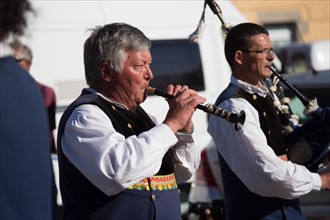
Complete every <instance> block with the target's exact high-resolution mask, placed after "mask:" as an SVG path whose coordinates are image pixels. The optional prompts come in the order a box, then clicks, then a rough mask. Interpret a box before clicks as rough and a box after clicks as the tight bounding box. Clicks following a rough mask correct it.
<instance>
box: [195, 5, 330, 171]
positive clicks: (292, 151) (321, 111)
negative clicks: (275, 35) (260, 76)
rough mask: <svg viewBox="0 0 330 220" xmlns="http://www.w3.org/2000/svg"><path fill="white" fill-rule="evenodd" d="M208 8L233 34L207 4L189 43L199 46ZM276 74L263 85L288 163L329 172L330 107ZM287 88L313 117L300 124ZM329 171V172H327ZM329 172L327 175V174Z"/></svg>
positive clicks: (218, 10)
mask: <svg viewBox="0 0 330 220" xmlns="http://www.w3.org/2000/svg"><path fill="white" fill-rule="evenodd" d="M206 5H208V6H209V8H210V9H211V10H212V12H213V13H214V14H215V15H216V16H217V17H218V18H219V19H220V21H221V24H222V26H221V29H222V30H223V31H224V33H225V34H227V33H228V31H229V30H230V26H229V24H228V23H226V22H225V21H224V19H223V16H222V11H221V8H220V7H219V5H218V4H217V3H216V1H215V0H205V2H204V9H203V13H202V16H201V18H200V21H199V24H198V27H197V29H196V30H195V32H193V33H192V34H191V35H190V37H189V40H190V41H191V42H193V43H198V41H199V37H200V36H201V32H202V31H203V28H204V23H205V8H206ZM269 69H270V70H271V72H272V73H273V74H272V76H271V78H267V79H265V80H263V81H262V83H263V84H264V85H266V86H267V87H268V89H269V91H270V95H271V97H272V99H273V104H274V107H275V108H276V109H277V111H278V112H279V117H280V118H281V121H282V124H283V135H284V138H285V144H286V145H287V156H288V159H289V160H290V161H292V162H294V163H297V164H301V165H304V166H305V167H307V168H308V169H309V170H310V171H312V172H319V173H320V172H322V171H321V170H328V169H329V168H330V163H329V161H330V153H329V152H330V107H326V108H321V107H319V106H318V104H317V99H316V98H314V99H312V100H309V99H307V98H306V97H305V96H304V95H302V94H301V93H300V92H299V91H298V90H297V89H296V88H294V86H292V85H291V84H290V83H289V82H288V81H287V80H286V79H285V78H284V77H283V75H281V74H279V73H278V71H277V70H276V68H275V67H274V66H269ZM282 84H284V85H285V86H286V87H287V88H288V89H289V90H291V91H292V92H293V93H294V95H295V96H297V98H298V99H299V100H300V101H301V102H302V104H303V105H304V106H305V110H304V113H305V114H306V115H309V116H310V119H308V120H307V121H306V122H305V123H303V124H299V118H298V117H297V116H296V115H294V114H293V113H292V110H291V108H290V105H289V104H290V99H289V98H288V97H286V96H285V94H284V89H283V87H282ZM325 167H326V168H325ZM327 172H328V171H327Z"/></svg>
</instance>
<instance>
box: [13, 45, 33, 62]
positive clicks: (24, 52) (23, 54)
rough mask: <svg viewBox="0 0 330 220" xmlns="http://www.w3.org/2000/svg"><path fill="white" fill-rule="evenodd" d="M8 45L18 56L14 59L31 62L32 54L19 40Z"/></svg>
mask: <svg viewBox="0 0 330 220" xmlns="http://www.w3.org/2000/svg"><path fill="white" fill-rule="evenodd" d="M9 45H10V47H11V48H12V49H13V50H14V51H15V52H16V53H17V55H18V56H17V57H16V59H18V60H26V61H32V59H33V54H32V51H31V49H30V48H29V47H28V46H26V45H25V44H22V43H21V42H20V41H19V40H14V41H13V42H11V43H10V44H9Z"/></svg>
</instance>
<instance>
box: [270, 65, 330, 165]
mask: <svg viewBox="0 0 330 220" xmlns="http://www.w3.org/2000/svg"><path fill="white" fill-rule="evenodd" d="M269 69H270V70H271V71H272V73H273V74H272V77H271V79H270V81H271V82H269V81H268V82H267V83H268V84H267V83H265V84H266V85H268V88H269V91H270V93H271V94H272V95H271V96H272V97H274V99H273V101H274V102H273V103H274V106H275V107H276V108H277V110H278V112H279V116H280V118H281V120H282V124H283V126H284V129H283V133H284V137H285V143H286V144H287V156H288V159H289V160H290V161H292V162H294V163H297V164H301V165H304V166H306V167H307V168H308V169H309V170H310V171H312V172H317V171H318V170H319V169H323V167H322V166H326V165H328V163H329V152H330V108H329V107H326V108H321V107H319V106H318V104H317V99H316V98H313V99H308V98H306V97H305V96H304V95H303V94H301V93H300V92H299V91H298V90H297V89H296V88H295V87H294V86H293V85H291V84H290V82H288V80H287V79H286V78H285V77H284V76H283V75H282V74H280V73H278V71H277V70H276V68H275V67H274V66H269ZM267 80H269V79H266V80H265V81H267ZM282 84H283V85H285V86H286V87H287V88H288V89H289V90H290V91H291V92H292V93H293V94H294V95H295V96H296V97H297V98H298V99H299V100H300V101H301V102H302V104H303V105H304V106H305V109H304V114H306V115H308V116H310V118H309V119H308V120H307V121H306V122H305V123H303V124H301V125H300V124H298V122H299V119H298V117H297V116H295V115H294V114H293V113H292V110H291V109H290V105H289V104H290V99H289V98H288V97H286V96H285V94H284V89H283V87H282ZM276 98H277V99H276Z"/></svg>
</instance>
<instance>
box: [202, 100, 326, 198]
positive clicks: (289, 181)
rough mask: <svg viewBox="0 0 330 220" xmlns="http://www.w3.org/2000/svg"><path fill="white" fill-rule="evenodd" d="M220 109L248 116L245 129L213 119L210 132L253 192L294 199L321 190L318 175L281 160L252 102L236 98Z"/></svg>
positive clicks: (236, 172) (226, 157) (227, 101)
mask: <svg viewBox="0 0 330 220" xmlns="http://www.w3.org/2000/svg"><path fill="white" fill-rule="evenodd" d="M229 103H230V105H229ZM229 106H232V107H229ZM220 107H222V108H224V109H226V110H228V111H230V112H236V113H238V112H240V111H241V110H244V111H245V113H246V119H245V123H244V125H243V127H242V129H241V130H239V131H235V130H234V126H233V124H231V123H229V122H227V121H226V120H223V119H219V118H217V117H214V116H211V118H210V121H209V127H208V132H209V133H210V134H211V136H212V138H213V140H214V142H215V144H216V146H217V150H218V151H219V152H220V153H221V155H222V157H223V158H224V160H225V161H226V163H227V164H228V165H229V167H230V168H231V169H232V170H233V172H234V173H235V174H236V175H237V176H238V178H239V179H240V180H241V181H242V182H243V183H244V184H245V185H246V186H247V188H248V189H249V190H250V191H252V192H254V193H256V194H258V195H261V196H265V197H279V198H283V199H294V198H298V197H300V196H302V195H304V194H307V193H308V192H310V191H311V190H320V188H321V179H320V176H319V175H318V174H316V173H311V172H309V170H308V169H307V168H306V167H304V166H302V165H298V164H294V163H292V162H290V161H283V160H281V159H280V158H278V157H277V156H276V154H275V152H274V151H273V150H272V148H271V147H270V146H268V145H267V140H266V136H265V135H264V133H263V132H262V130H261V128H260V123H259V116H258V112H257V111H256V110H255V109H254V108H253V106H252V105H251V104H250V103H248V102H247V101H246V100H244V99H241V98H233V99H229V100H226V101H224V102H223V103H221V105H220Z"/></svg>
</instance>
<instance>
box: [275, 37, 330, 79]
mask: <svg viewBox="0 0 330 220" xmlns="http://www.w3.org/2000/svg"><path fill="white" fill-rule="evenodd" d="M274 52H275V54H276V55H277V57H278V58H279V59H280V60H281V63H282V67H281V71H282V73H285V74H292V73H305V72H310V71H316V72H318V71H323V70H329V69H330V40H318V41H312V42H309V43H292V44H289V45H286V46H283V47H279V48H274Z"/></svg>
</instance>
